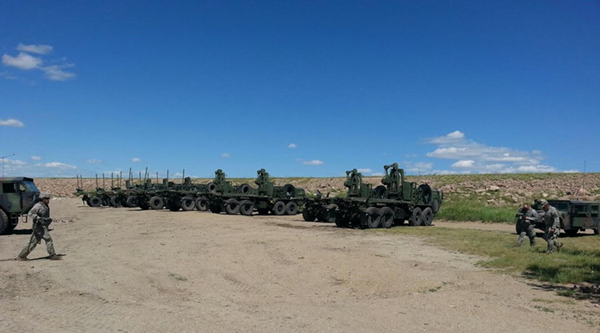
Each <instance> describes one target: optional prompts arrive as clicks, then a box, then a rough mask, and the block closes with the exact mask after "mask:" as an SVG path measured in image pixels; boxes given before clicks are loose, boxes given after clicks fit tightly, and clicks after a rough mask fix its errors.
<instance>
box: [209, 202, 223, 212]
mask: <svg viewBox="0 0 600 333" xmlns="http://www.w3.org/2000/svg"><path fill="white" fill-rule="evenodd" d="M208 210H210V212H211V213H213V214H220V213H221V205H220V204H218V203H214V202H213V203H210V202H209V203H208Z"/></svg>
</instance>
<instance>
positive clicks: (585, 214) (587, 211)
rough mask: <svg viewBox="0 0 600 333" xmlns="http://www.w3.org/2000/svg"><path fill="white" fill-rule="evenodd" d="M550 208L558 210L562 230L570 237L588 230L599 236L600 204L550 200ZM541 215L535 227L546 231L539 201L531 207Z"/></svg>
mask: <svg viewBox="0 0 600 333" xmlns="http://www.w3.org/2000/svg"><path fill="white" fill-rule="evenodd" d="M548 203H549V204H550V206H552V207H554V208H556V209H557V210H558V213H559V215H560V228H561V229H562V230H564V231H565V233H566V234H567V235H569V236H574V235H576V234H577V232H579V231H580V230H581V231H585V230H586V229H592V230H594V234H596V235H597V234H598V230H599V228H600V218H599V216H598V210H599V208H600V202H594V201H577V200H548ZM531 207H532V208H533V209H535V210H536V211H537V212H538V214H539V219H538V221H537V222H536V224H535V227H536V228H538V229H541V230H544V227H545V226H544V214H545V212H544V210H542V207H541V206H540V204H539V201H538V200H536V202H535V203H534V204H533V205H532V206H531Z"/></svg>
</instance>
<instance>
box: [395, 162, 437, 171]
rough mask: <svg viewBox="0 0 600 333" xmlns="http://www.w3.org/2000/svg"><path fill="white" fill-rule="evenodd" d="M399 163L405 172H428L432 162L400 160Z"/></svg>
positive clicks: (431, 167)
mask: <svg viewBox="0 0 600 333" xmlns="http://www.w3.org/2000/svg"><path fill="white" fill-rule="evenodd" d="M401 164H402V168H403V169H404V171H406V172H428V171H430V170H431V169H433V163H429V162H402V163H401Z"/></svg>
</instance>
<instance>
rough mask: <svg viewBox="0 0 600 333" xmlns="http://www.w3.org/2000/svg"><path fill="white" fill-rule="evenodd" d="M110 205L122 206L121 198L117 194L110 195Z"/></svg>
mask: <svg viewBox="0 0 600 333" xmlns="http://www.w3.org/2000/svg"><path fill="white" fill-rule="evenodd" d="M110 206H111V207H114V208H119V207H121V200H119V197H117V196H114V197H110Z"/></svg>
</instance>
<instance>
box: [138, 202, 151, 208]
mask: <svg viewBox="0 0 600 333" xmlns="http://www.w3.org/2000/svg"><path fill="white" fill-rule="evenodd" d="M138 201H139V203H138V207H140V209H141V210H148V209H150V205H148V201H144V200H138Z"/></svg>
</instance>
